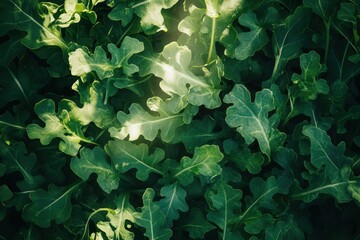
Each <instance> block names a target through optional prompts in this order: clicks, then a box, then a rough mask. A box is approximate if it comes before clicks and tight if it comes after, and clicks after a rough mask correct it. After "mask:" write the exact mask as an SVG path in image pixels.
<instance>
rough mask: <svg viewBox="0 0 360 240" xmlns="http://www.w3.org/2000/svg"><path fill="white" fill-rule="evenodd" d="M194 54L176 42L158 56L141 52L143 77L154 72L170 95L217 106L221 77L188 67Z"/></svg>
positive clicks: (219, 103) (140, 62)
mask: <svg viewBox="0 0 360 240" xmlns="http://www.w3.org/2000/svg"><path fill="white" fill-rule="evenodd" d="M191 59H192V54H191V51H190V49H189V48H188V47H187V46H179V44H178V43H177V42H172V43H169V44H168V45H166V46H165V47H164V49H163V51H162V53H161V54H160V55H159V56H156V55H155V54H144V55H139V56H137V58H136V61H135V62H136V64H137V65H138V66H139V68H140V74H141V75H142V76H145V75H148V74H154V75H155V76H157V77H159V78H161V79H162V81H161V82H160V88H161V90H162V91H164V92H165V93H166V94H168V95H169V96H171V97H176V96H180V98H181V99H183V101H185V102H189V103H191V104H192V105H195V106H200V105H204V106H205V107H206V108H210V109H212V108H217V107H219V106H220V105H221V101H220V98H219V94H220V91H221V87H220V78H215V77H214V78H205V77H204V76H197V75H195V74H194V73H192V72H191V71H190V69H189V65H190V62H191Z"/></svg>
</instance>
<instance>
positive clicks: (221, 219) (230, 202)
mask: <svg viewBox="0 0 360 240" xmlns="http://www.w3.org/2000/svg"><path fill="white" fill-rule="evenodd" d="M207 194H208V198H209V199H210V201H211V202H210V203H209V205H211V206H212V210H211V211H210V212H209V213H208V214H207V215H206V218H207V219H208V220H209V221H210V222H213V223H215V224H216V225H217V226H218V227H219V228H220V229H221V230H222V231H223V232H222V234H221V238H222V239H234V238H235V236H236V235H235V234H234V233H232V228H231V226H230V225H231V224H230V221H231V220H233V219H234V218H236V214H234V212H235V211H239V210H240V200H241V198H242V195H243V194H242V191H241V190H239V189H233V188H232V187H231V186H229V185H228V184H226V183H225V182H224V181H222V180H219V181H218V182H217V183H216V184H215V186H214V188H213V190H212V191H211V190H210V191H209V192H208V193H207ZM238 237H239V236H238Z"/></svg>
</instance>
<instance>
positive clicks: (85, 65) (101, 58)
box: [69, 36, 144, 80]
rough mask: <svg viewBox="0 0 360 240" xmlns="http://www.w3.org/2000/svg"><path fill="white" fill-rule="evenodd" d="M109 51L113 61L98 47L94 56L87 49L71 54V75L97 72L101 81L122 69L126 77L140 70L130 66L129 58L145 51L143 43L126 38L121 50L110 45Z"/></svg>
mask: <svg viewBox="0 0 360 240" xmlns="http://www.w3.org/2000/svg"><path fill="white" fill-rule="evenodd" d="M107 47H108V51H109V53H110V54H111V59H108V57H107V53H106V52H105V50H104V49H103V48H102V47H101V46H97V47H96V48H95V51H94V53H93V54H91V53H89V51H88V50H87V49H85V50H84V49H82V48H78V49H76V50H75V51H74V52H70V53H69V64H70V69H71V74H72V75H74V76H84V75H86V74H88V73H90V72H92V71H94V72H96V74H97V75H98V76H99V78H100V79H101V80H103V79H105V78H109V77H112V76H113V75H114V70H115V69H117V68H121V69H122V71H123V72H124V73H125V74H126V75H131V74H133V73H135V72H137V71H139V68H138V67H137V66H136V65H134V64H129V63H128V60H129V58H130V57H131V56H132V55H133V54H136V53H139V52H142V51H143V50H144V45H143V43H142V42H140V41H139V40H137V39H135V38H131V37H128V36H126V37H125V38H124V40H123V41H122V43H121V46H120V48H117V47H116V46H115V44H113V43H109V44H108V46H107Z"/></svg>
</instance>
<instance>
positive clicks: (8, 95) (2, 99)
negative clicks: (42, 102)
mask: <svg viewBox="0 0 360 240" xmlns="http://www.w3.org/2000/svg"><path fill="white" fill-rule="evenodd" d="M28 64H29V62H26V60H23V61H20V63H19V66H18V68H17V69H12V68H9V67H4V68H0V74H1V76H2V77H1V78H0V107H4V106H5V105H6V104H7V103H9V102H11V101H20V102H21V103H22V104H23V105H24V106H26V107H29V108H30V106H31V105H32V104H33V103H35V102H36V100H37V99H38V97H39V95H38V91H39V90H40V89H41V88H42V87H43V86H44V85H45V82H46V78H47V77H48V74H47V72H46V69H45V68H43V67H40V66H36V67H34V68H30V69H29V68H28V66H27V65H28ZM34 78H36V79H37V81H32V80H33V79H34Z"/></svg>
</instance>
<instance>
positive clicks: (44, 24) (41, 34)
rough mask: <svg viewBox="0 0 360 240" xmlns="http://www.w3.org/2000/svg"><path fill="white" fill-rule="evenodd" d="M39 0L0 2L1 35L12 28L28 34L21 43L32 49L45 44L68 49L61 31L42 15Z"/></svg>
mask: <svg viewBox="0 0 360 240" xmlns="http://www.w3.org/2000/svg"><path fill="white" fill-rule="evenodd" d="M38 5H39V3H38V1H37V0H29V1H20V0H3V1H1V2H0V15H1V16H2V19H1V22H0V36H3V35H4V34H5V33H7V32H8V31H10V30H13V29H16V30H20V31H25V32H26V33H27V35H26V36H25V37H24V38H22V39H21V43H22V44H24V45H25V46H26V47H28V48H30V49H38V48H40V47H43V46H58V47H60V48H61V49H62V50H64V51H66V50H67V48H68V45H67V43H66V42H65V41H64V40H63V38H62V36H61V31H60V30H59V29H57V28H56V27H53V26H52V25H51V22H50V21H47V19H46V18H45V19H42V16H40V15H41V14H42V13H41V9H38Z"/></svg>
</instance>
